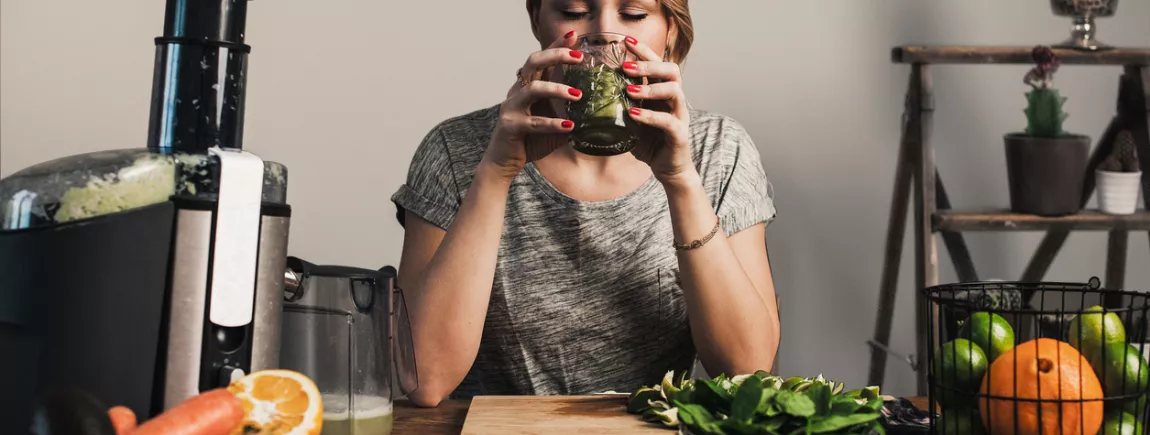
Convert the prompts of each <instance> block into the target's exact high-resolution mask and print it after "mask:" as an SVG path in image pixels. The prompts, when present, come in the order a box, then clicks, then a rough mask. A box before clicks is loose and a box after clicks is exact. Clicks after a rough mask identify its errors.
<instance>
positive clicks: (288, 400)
mask: <svg viewBox="0 0 1150 435" xmlns="http://www.w3.org/2000/svg"><path fill="white" fill-rule="evenodd" d="M228 391H231V392H232V394H235V395H236V397H237V398H239V399H240V404H241V405H243V408H244V424H242V425H240V426H239V427H237V428H236V430H235V431H234V432H232V434H233V435H237V434H244V433H253V432H255V433H260V434H271V435H319V433H320V431H321V430H322V429H323V401H322V400H321V398H320V394H319V389H318V388H316V386H315V382H313V381H312V380H311V379H310V378H308V377H307V376H305V375H303V374H302V373H298V372H294V371H291V370H260V371H257V372H254V373H252V374H249V375H247V376H244V377H242V378H240V379H237V380H235V381H232V383H231V384H230V385H228ZM245 431H246V432H245Z"/></svg>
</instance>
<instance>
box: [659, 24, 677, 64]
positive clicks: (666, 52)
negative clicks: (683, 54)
mask: <svg viewBox="0 0 1150 435" xmlns="http://www.w3.org/2000/svg"><path fill="white" fill-rule="evenodd" d="M678 42H679V26H678V25H676V24H675V20H672V19H671V17H669V16H668V17H667V46H666V47H665V48H664V49H663V61H664V62H666V61H668V60H669V58H670V57H671V53H672V52H674V51H675V45H676V44H677V43H678Z"/></svg>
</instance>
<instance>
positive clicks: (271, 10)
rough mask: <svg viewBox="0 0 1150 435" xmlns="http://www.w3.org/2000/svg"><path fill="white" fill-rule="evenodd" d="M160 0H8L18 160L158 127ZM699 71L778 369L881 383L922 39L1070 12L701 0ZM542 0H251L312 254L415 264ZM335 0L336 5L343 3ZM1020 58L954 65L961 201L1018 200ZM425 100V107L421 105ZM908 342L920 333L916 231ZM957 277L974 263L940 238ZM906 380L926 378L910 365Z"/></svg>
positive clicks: (900, 324)
mask: <svg viewBox="0 0 1150 435" xmlns="http://www.w3.org/2000/svg"><path fill="white" fill-rule="evenodd" d="M163 3H164V2H163V1H160V0H151V1H144V0H115V1H81V0H55V1H45V0H0V96H2V98H0V110H2V116H0V175H8V174H11V173H13V172H15V171H16V170H18V169H20V168H23V167H26V166H29V165H32V164H34V163H37V162H41V161H44V160H48V159H52V158H56V157H61V156H65V155H70V154H76V153H82V152H88V151H94V150H100V149H110V148H123V147H141V146H144V141H145V139H146V134H147V130H146V128H147V115H148V113H147V109H148V95H149V92H150V89H149V87H150V84H151V78H152V54H153V43H152V38H153V37H155V36H158V35H159V34H160V33H161V31H162V28H161V27H162V20H163ZM693 3H694V4H693V6H694V8H693V9H694V13H695V17H696V26H697V34H698V42H697V44H696V45H695V49H694V51H693V52H692V55H691V58H690V60H689V62H688V65H687V69H686V89H687V94H688V96H689V97H690V99H691V102H692V104H693V105H694V106H695V107H697V108H702V109H708V110H714V111H718V112H723V113H726V114H729V115H732V116H734V117H735V118H737V119H739V120H740V121H741V122H742V123H743V124H744V125H745V126H746V127H747V129H748V130H749V131H750V133H751V135H752V136H753V137H754V139H755V141H756V142H757V143H758V145H759V149H760V150H761V152H762V154H763V161H764V162H765V165H766V169H767V171H768V174H769V175H770V177H771V179H772V181H773V182H774V183H775V191H776V194H777V196H778V198H777V201H778V207H779V210H780V217H779V220H778V221H777V222H776V223H775V224H773V225H772V226H771V227H770V229H769V231H768V234H769V239H770V246H771V254H772V260H773V266H774V270H775V273H776V280H777V282H778V288H779V293H780V299H781V303H782V310H783V320H784V333H783V334H784V339H783V351H784V354H783V355H782V356H781V357H780V362H781V366H782V367H783V369H784V371H786V372H787V373H788V374H798V375H806V376H813V375H815V374H818V373H820V372H822V373H825V374H826V375H828V376H830V377H833V378H836V379H840V380H843V381H846V382H848V383H849V384H850V385H856V386H857V385H861V384H862V383H864V382H865V380H866V370H867V361H868V350H867V347H866V345H865V341H866V340H867V339H868V338H869V337H870V335H871V333H872V330H873V324H874V320H875V314H873V312H874V310H875V308H874V307H875V306H876V299H877V289H878V283H879V271H880V268H881V254H882V243H883V238H884V234H885V226H886V219H887V210H888V207H889V201H890V196H891V183H892V178H893V170H894V157H895V151H896V144H897V139H898V127H899V116H900V110H901V103H902V98H903V95H902V93H903V90H904V87H905V83H906V73H907V68H906V67H903V66H896V65H892V64H891V63H890V62H889V61H888V58H889V55H888V51H889V48H890V47H891V46H892V45H896V44H902V43H924V44H943V43H958V44H1022V45H1030V44H1035V43H1052V42H1057V41H1059V40H1061V39H1062V38H1063V37H1065V36H1066V34H1067V30H1068V26H1069V23H1068V21H1067V20H1065V19H1060V18H1056V17H1053V16H1052V15H1051V14H1050V12H1049V6H1048V5H1047V2H1046V1H1044V0H1025V1H1024V0H1009V1H1003V0H961V1H960V0H930V1H927V0H807V1H792V2H783V1H774V0H770V1H762V0H760V1H750V0H740V1H731V0H727V1H718V0H707V1H699V0H696V1H695V2H693ZM522 4H523V2H522V1H511V0H509V1H465V0H456V1H426V0H425V1H407V2H399V1H393V0H387V1H379V0H374V1H366V0H329V1H325V2H317V1H304V0H267V1H264V0H260V1H256V2H254V3H252V4H251V7H250V14H249V17H250V19H249V23H248V35H249V39H248V41H249V43H250V44H251V45H252V46H253V47H254V48H253V51H252V56H251V69H250V75H249V77H250V78H249V84H250V87H249V89H250V93H249V95H248V112H247V116H248V117H247V135H246V137H245V141H246V142H245V143H246V147H247V149H248V150H250V151H253V152H256V153H258V154H260V155H261V156H263V157H264V158H266V159H270V160H276V161H279V162H282V163H284V164H286V165H287V167H288V168H289V171H290V184H289V200H290V202H291V204H292V206H293V208H294V216H293V221H292V229H293V231H292V235H291V253H292V254H293V255H297V256H302V257H304V258H307V259H309V260H312V261H316V262H324V263H340V264H347V265H355V266H363V267H379V266H382V265H384V264H396V263H397V262H398V259H399V252H400V242H401V240H402V238H401V237H402V231H401V228H400V227H399V225H398V224H397V223H396V222H395V219H394V213H395V208H394V206H393V205H392V204H391V203H390V202H389V201H388V197H389V196H390V195H391V193H392V192H393V191H394V190H395V188H396V187H397V186H398V185H399V183H401V182H402V180H403V178H404V174H405V172H406V168H407V163H408V160H409V159H410V157H411V155H412V152H413V150H414V149H415V146H416V144H417V143H418V142H419V140H420V139H421V138H422V137H423V135H424V134H425V133H426V132H427V131H428V129H430V128H431V127H432V126H433V125H434V124H435V123H436V122H437V121H439V120H441V119H443V118H446V117H448V116H452V115H456V114H460V113H463V112H465V111H468V110H472V109H475V108H479V107H483V106H486V105H489V104H495V103H497V102H498V101H499V100H500V98H501V96H502V95H503V93H504V92H505V90H506V87H507V86H508V85H509V84H510V81H511V80H513V78H514V72H515V69H516V68H517V67H518V66H519V64H521V63H522V61H523V59H524V57H525V56H526V55H527V53H528V52H529V51H531V50H532V49H534V48H536V46H535V45H534V42H533V40H532V39H531V35H530V32H529V29H528V26H527V22H526V21H525V13H524V12H523V10H522ZM320 5H323V6H322V7H321V6H320ZM1119 12H1120V14H1121V16H1119V17H1116V18H1113V19H1106V20H1102V21H1101V22H1100V27H1101V37H1102V38H1103V39H1104V40H1106V41H1109V42H1113V43H1118V44H1122V45H1144V46H1145V45H1150V26H1148V25H1147V23H1150V2H1146V1H1139V0H1124V1H1122V2H1121V4H1120V7H1119ZM1025 72H1026V68H1025V67H1022V66H1014V67H1003V66H982V67H946V68H940V69H938V70H937V73H936V75H935V84H936V89H937V103H938V108H937V112H936V116H935V133H936V136H935V138H936V144H937V146H938V151H937V154H938V159H939V167H940V169H941V171H942V174H943V176H944V177H945V180H946V183H947V189H948V190H949V193H950V195H951V198H952V201H953V202H954V203H955V204H957V205H958V206H963V207H994V206H1004V205H1005V204H1007V200H1008V199H1007V198H1008V197H1007V193H1006V190H1005V186H1006V175H1005V172H1004V163H1003V151H1002V141H1001V135H1002V134H1003V133H1005V132H1008V131H1014V130H1018V129H1020V128H1022V127H1023V125H1024V124H1025V120H1024V118H1023V115H1022V112H1021V110H1022V107H1023V106H1024V98H1023V92H1024V91H1025V89H1024V85H1023V84H1022V82H1021V80H1022V76H1023V74H1025ZM1117 77H1118V70H1117V69H1114V68H1081V67H1067V68H1064V69H1063V71H1062V72H1061V73H1060V74H1059V76H1058V84H1059V86H1060V87H1061V88H1062V89H1063V92H1064V94H1065V95H1067V96H1068V97H1069V98H1070V100H1069V103H1068V108H1067V110H1068V111H1069V112H1070V118H1069V120H1068V121H1067V123H1068V128H1069V129H1071V130H1073V131H1077V132H1082V133H1086V134H1089V135H1091V136H1094V137H1097V136H1098V134H1099V133H1101V131H1102V129H1103V127H1104V126H1105V123H1106V122H1107V121H1108V119H1109V118H1110V116H1111V115H1112V113H1113V108H1114V97H1115V87H1116V83H1117ZM416 107H424V108H423V109H416ZM1132 237H1133V239H1132V240H1131V243H1130V247H1131V249H1130V261H1131V264H1132V265H1134V266H1132V267H1131V270H1130V271H1129V273H1128V274H1127V282H1128V283H1129V285H1130V287H1133V288H1142V289H1146V288H1150V268H1147V267H1145V265H1146V264H1147V262H1148V261H1150V255H1148V254H1147V251H1148V249H1147V248H1148V247H1150V244H1148V242H1147V238H1146V236H1145V235H1144V234H1137V235H1133V236H1132ZM1039 239H1040V235H1038V234H1008V235H994V234H974V235H972V236H970V237H969V238H968V240H969V243H970V245H971V248H972V250H973V252H974V255H975V262H976V264H977V266H978V267H979V271H980V272H981V273H982V274H983V275H984V276H989V277H999V278H1007V279H1011V278H1016V277H1017V276H1018V275H1019V274H1020V273H1021V271H1022V268H1023V267H1024V266H1025V263H1026V261H1027V259H1028V258H1029V255H1030V253H1031V252H1032V251H1033V249H1034V247H1035V246H1036V245H1037V243H1038V240H1039ZM906 240H907V242H906V247H905V248H904V252H906V253H907V254H908V257H907V260H906V261H904V263H903V268H902V275H901V281H900V282H901V284H900V285H901V287H900V290H901V291H902V292H903V294H902V296H901V297H900V303H899V311H898V315H897V316H896V318H895V324H896V329H897V330H896V332H895V334H894V339H895V344H894V345H895V347H896V348H897V349H899V350H902V351H911V350H913V342H912V337H913V335H912V334H913V327H914V325H913V309H912V306H911V304H909V303H908V301H909V300H910V298H909V294H910V293H909V292H910V290H911V288H910V286H911V285H912V279H913V270H912V267H913V259H912V257H909V255H910V254H911V253H912V252H913V251H912V250H911V249H912V247H911V241H912V237H911V236H910V235H908V236H907V239H906ZM1104 248H1105V236H1104V235H1103V234H1093V233H1091V234H1087V233H1080V234H1077V235H1074V236H1073V237H1071V238H1070V242H1069V243H1068V244H1067V245H1066V247H1065V249H1064V252H1063V254H1062V255H1061V256H1060V257H1059V259H1058V260H1057V262H1056V263H1055V265H1054V268H1053V270H1052V272H1051V273H1050V275H1049V278H1050V279H1068V280H1084V279H1086V278H1088V277H1090V276H1091V275H1098V276H1102V275H1103V274H1104V264H1103V263H1104ZM940 262H941V263H942V264H943V265H944V267H943V272H942V280H943V281H949V280H953V279H954V274H953V272H952V269H951V267H950V264H949V259H948V258H946V256H945V254H943V256H942V258H940ZM888 373H889V375H888V376H889V377H888V379H890V380H891V382H889V383H888V385H887V388H888V390H887V391H888V392H890V393H893V394H907V393H911V392H913V377H912V376H911V373H910V371H909V370H908V369H907V367H906V366H905V365H898V364H897V363H893V362H892V363H891V364H890V370H889V372H888Z"/></svg>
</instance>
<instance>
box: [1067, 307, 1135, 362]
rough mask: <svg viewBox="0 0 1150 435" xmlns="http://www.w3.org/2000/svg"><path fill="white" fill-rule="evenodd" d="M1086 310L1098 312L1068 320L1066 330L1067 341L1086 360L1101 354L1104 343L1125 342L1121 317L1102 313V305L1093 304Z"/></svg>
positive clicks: (1093, 358) (1091, 359)
mask: <svg viewBox="0 0 1150 435" xmlns="http://www.w3.org/2000/svg"><path fill="white" fill-rule="evenodd" d="M1085 311H1086V312H1098V314H1085V313H1084V314H1080V315H1078V316H1077V317H1075V318H1074V320H1072V321H1071V322H1070V331H1068V332H1067V334H1068V335H1069V337H1067V342H1068V343H1070V345H1071V346H1074V348H1075V349H1078V351H1079V352H1082V356H1085V357H1086V359H1087V360H1088V361H1094V360H1095V359H1097V358H1100V357H1101V356H1102V347H1103V346H1104V345H1106V344H1113V343H1125V342H1126V328H1125V327H1124V326H1122V319H1119V318H1118V314H1116V313H1106V314H1102V313H1101V311H1102V307H1100V306H1098V305H1095V306H1093V307H1090V308H1087V309H1086V310H1085Z"/></svg>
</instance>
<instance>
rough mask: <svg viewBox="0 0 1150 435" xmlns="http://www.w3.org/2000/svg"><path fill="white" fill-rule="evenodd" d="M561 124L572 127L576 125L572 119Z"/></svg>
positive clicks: (564, 126)
mask: <svg viewBox="0 0 1150 435" xmlns="http://www.w3.org/2000/svg"><path fill="white" fill-rule="evenodd" d="M561 124H562V125H563V128H571V127H574V126H575V123H574V122H571V121H563V122H562V123H561Z"/></svg>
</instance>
